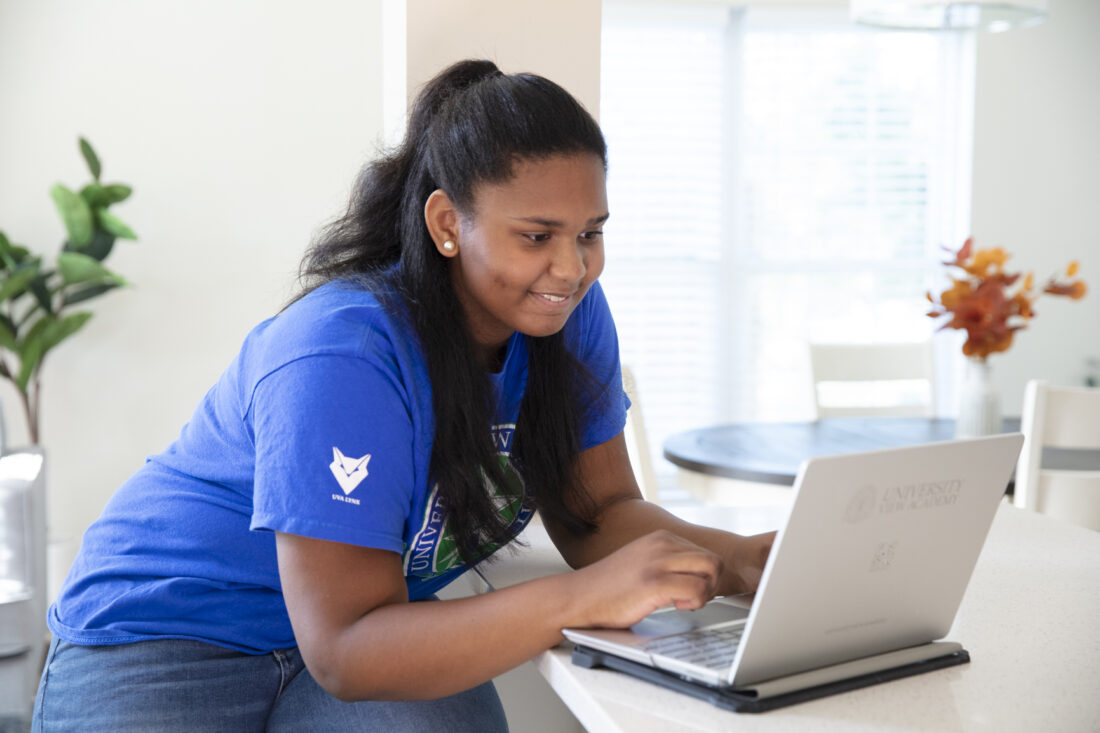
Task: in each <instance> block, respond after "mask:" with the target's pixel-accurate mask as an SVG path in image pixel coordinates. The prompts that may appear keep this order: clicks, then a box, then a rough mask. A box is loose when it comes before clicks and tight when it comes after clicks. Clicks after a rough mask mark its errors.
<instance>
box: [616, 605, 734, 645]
mask: <svg viewBox="0 0 1100 733" xmlns="http://www.w3.org/2000/svg"><path fill="white" fill-rule="evenodd" d="M748 615H749V609H747V608H742V607H740V606H737V605H733V604H732V603H731V602H729V601H726V600H724V599H721V598H718V599H715V600H713V601H711V602H710V603H708V604H707V605H705V606H703V607H702V608H700V609H699V610H698V611H680V610H677V609H675V608H668V609H661V610H659V611H654V612H653V613H651V614H649V615H648V616H646V617H645V618H644V619H642V620H641V621H639V622H638V623H636V624H634V625H633V626H631V627H630V630H631V631H633V632H634V633H635V634H641V635H642V636H668V635H669V634H681V633H683V632H685V631H691V630H692V629H701V628H703V627H704V626H714V625H715V624H721V623H726V622H729V621H738V620H742V619H745V618H748Z"/></svg>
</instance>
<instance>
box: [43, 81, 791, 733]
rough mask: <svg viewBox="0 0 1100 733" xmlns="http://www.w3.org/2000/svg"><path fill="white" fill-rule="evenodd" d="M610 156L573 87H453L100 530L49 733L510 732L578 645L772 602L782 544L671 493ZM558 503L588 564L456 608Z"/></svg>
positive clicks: (572, 558) (53, 690) (65, 610)
mask: <svg viewBox="0 0 1100 733" xmlns="http://www.w3.org/2000/svg"><path fill="white" fill-rule="evenodd" d="M606 165H607V161H606V148H605V145H604V140H603V137H602V135H601V133H600V130H599V127H598V126H597V124H596V122H595V121H594V120H593V119H592V117H591V116H590V115H589V114H588V113H587V112H585V111H584V109H583V108H582V107H581V106H580V105H579V104H578V103H577V102H576V101H575V100H574V99H573V98H572V97H571V96H570V95H569V94H568V93H566V92H565V91H564V90H563V89H561V88H560V87H559V86H557V85H555V84H553V83H552V82H550V81H548V80H546V79H544V78H541V77H538V76H534V75H529V74H516V75H505V74H502V73H501V72H500V71H499V70H498V69H497V68H496V67H495V66H494V65H493V64H491V63H489V62H485V61H468V62H462V63H459V64H456V65H455V66H452V67H451V68H449V69H447V70H445V71H444V72H442V73H441V74H440V75H439V76H438V77H436V78H435V79H434V80H432V81H431V82H430V83H429V84H428V85H427V86H426V87H425V89H424V91H423V92H422V93H421V95H420V97H419V99H418V100H417V103H416V105H415V107H414V109H413V112H412V114H411V116H410V120H409V126H408V131H407V135H406V138H405V140H404V142H403V144H402V145H401V146H400V147H399V148H398V149H397V150H396V151H394V152H392V153H391V154H389V155H386V156H384V157H382V158H381V159H380V160H378V161H376V162H374V163H373V164H371V165H370V166H369V167H368V168H367V169H366V171H365V173H364V174H363V176H362V178H361V180H360V181H359V183H358V186H357V190H356V193H355V195H354V197H353V201H352V204H351V206H350V208H349V211H348V213H347V214H346V215H345V216H344V217H343V218H342V219H340V220H339V221H337V222H336V223H335V224H334V225H333V226H332V227H330V228H329V229H328V230H327V231H326V232H325V234H324V235H323V236H322V237H321V238H320V240H319V242H318V243H317V244H316V245H315V246H314V248H313V249H312V250H311V251H310V252H309V253H308V255H307V257H306V260H305V263H304V271H305V274H306V276H307V283H308V288H307V292H305V293H304V294H303V295H302V296H301V297H300V298H299V299H298V300H296V301H295V302H294V303H292V304H291V305H290V306H288V307H287V308H286V309H285V310H284V311H283V312H282V313H280V314H279V315H277V316H276V317H274V318H272V319H270V320H268V321H265V322H264V323H262V324H260V325H259V326H258V327H257V328H256V329H255V330H253V331H252V332H251V333H250V334H249V335H248V337H247V338H246V340H245V342H244V345H243V347H242V348H241V351H240V354H239V355H238V356H237V358H236V360H235V361H234V362H233V363H232V364H231V365H230V367H229V368H228V369H227V370H226V372H225V373H224V374H223V375H222V377H221V379H220V380H219V382H218V383H217V384H216V385H215V386H214V388H213V389H212V390H211V391H210V392H209V393H208V394H207V395H206V397H205V398H204V399H203V401H202V403H201V404H200V405H199V407H198V409H197V411H196V412H195V414H194V416H193V417H192V419H191V421H190V422H189V423H188V424H187V425H186V426H185V427H184V429H183V431H182V433H181V435H180V437H179V439H178V440H177V441H176V442H175V443H173V444H172V445H171V446H170V447H169V448H168V449H167V450H166V451H165V452H164V453H162V454H160V455H158V456H155V457H153V458H151V459H150V460H149V461H148V462H147V463H146V464H145V466H144V467H143V468H142V469H141V470H140V471H138V472H137V474H135V475H134V476H133V477H132V478H131V479H130V480H129V481H128V482H127V483H126V484H124V485H123V486H122V488H121V489H120V490H119V491H118V493H117V494H116V495H115V496H114V497H113V498H112V500H111V501H110V503H109V504H108V505H107V507H106V509H105V510H104V513H103V516H102V517H100V519H99V520H97V522H96V523H95V524H93V525H92V527H91V528H90V529H89V530H88V532H87V534H86V535H85V537H84V542H83V546H82V548H81V552H80V556H79V557H78V558H77V561H76V563H75V565H74V567H73V569H72V572H71V573H70V574H69V577H68V578H67V580H66V582H65V585H64V588H63V589H62V592H61V594H60V596H59V598H58V600H57V602H56V603H55V604H54V605H53V606H52V607H51V609H50V613H49V625H50V628H51V629H52V631H53V633H54V642H53V644H52V645H51V648H50V652H49V657H48V660H47V666H46V669H45V671H44V672H43V675H42V681H41V684H40V687H39V692H38V699H37V701H36V706H35V718H34V725H35V728H36V730H43V731H68V730H81V731H89V730H111V731H119V730H142V731H152V730H168V731H184V730H187V731H190V730H203V731H216V730H225V731H234V732H237V731H250V730H256V731H262V730H271V731H276V730H287V731H291V730H326V731H327V730H355V731H361V730H363V731H365V730H386V731H394V730H406V729H408V730H433V729H436V728H444V727H445V728H447V729H448V730H452V731H454V730H471V731H492V730H502V729H505V727H506V726H505V722H504V717H503V713H502V710H501V707H500V703H499V700H498V699H497V697H496V693H495V692H494V691H493V688H492V684H491V682H490V680H492V678H493V677H495V676H496V675H498V674H501V673H502V672H505V671H506V670H508V669H510V668H512V667H514V666H516V665H518V664H520V663H522V662H524V661H526V660H528V659H530V658H531V657H533V656H534V655H535V654H537V653H538V652H540V651H542V650H544V649H547V648H548V647H550V646H553V645H554V644H556V643H558V642H559V641H561V639H562V637H561V632H560V630H561V629H562V628H563V627H565V626H628V625H630V624H632V623H634V622H636V621H638V620H639V619H641V618H642V617H643V616H645V615H646V614H647V613H649V612H650V611H653V610H654V609H656V608H659V607H661V606H665V605H669V604H674V605H676V606H677V607H680V608H696V607H698V606H700V605H702V604H703V603H704V602H706V601H707V600H708V599H709V598H710V597H712V596H713V595H715V594H726V593H734V592H740V591H747V590H751V589H753V588H755V586H756V583H757V581H758V579H759V575H760V572H761V569H762V567H763V564H764V561H765V559H766V557H767V553H768V550H769V548H770V543H771V539H772V538H771V536H770V535H764V536H758V537H752V538H745V537H739V536H736V535H731V534H728V533H725V532H721V531H718V530H712V529H705V528H701V527H697V526H693V525H690V524H686V523H684V522H681V521H678V520H677V519H675V518H674V517H672V516H671V515H669V514H668V513H666V512H665V511H663V510H662V509H660V508H659V507H657V506H654V505H651V504H647V503H646V502H644V501H643V500H642V499H641V496H640V493H639V491H638V488H637V484H636V482H635V479H634V477H633V474H632V472H631V469H630V464H629V461H628V459H627V452H626V449H625V445H624V442H623V437H622V429H623V425H624V422H625V413H626V407H627V400H626V398H625V397H624V395H623V391H622V385H621V375H620V371H619V360H618V346H617V342H616V336H615V330H614V325H613V323H612V320H611V316H610V313H609V312H608V308H607V303H606V301H605V299H604V296H603V293H602V291H601V290H600V287H599V284H598V283H597V282H596V278H597V277H598V276H599V274H600V271H601V269H602V268H603V241H602V232H601V227H602V226H603V223H604V222H605V221H606V220H607V217H608V209H607V197H606V192H605V186H604V178H605V170H606ZM536 511H537V512H539V513H540V515H541V516H542V519H543V521H544V522H545V525H546V528H547V531H548V532H549V533H550V536H551V537H552V538H553V540H554V543H555V544H556V545H557V547H558V549H559V550H560V551H561V553H562V555H563V556H564V557H565V558H566V560H567V561H568V562H569V563H570V565H572V566H573V567H575V568H578V569H577V570H575V571H573V572H570V573H566V574H563V575H557V576H552V577H547V578H542V579H539V580H534V581H531V582H528V583H523V584H520V585H516V586H512V587H509V588H505V589H502V590H498V591H495V592H492V593H488V594H485V595H481V596H477V597H471V598H464V599H461V600H448V601H436V600H433V595H432V594H433V593H434V592H435V591H437V590H439V589H440V588H442V587H443V586H445V585H446V584H447V583H449V582H450V581H452V580H454V579H455V578H456V577H458V576H459V575H460V574H461V573H463V572H464V571H465V570H466V569H467V568H469V567H471V566H473V565H474V564H476V563H477V562H480V561H482V560H484V559H485V558H486V557H488V556H489V555H490V554H491V553H492V552H494V551H495V550H496V549H498V548H500V547H502V546H504V545H506V544H507V543H508V542H509V541H510V540H511V539H512V538H513V537H515V535H516V534H517V533H518V532H519V531H520V530H521V529H522V528H523V527H524V525H525V524H526V523H527V522H528V521H529V519H530V518H531V516H532V514H533V513H534V512H536Z"/></svg>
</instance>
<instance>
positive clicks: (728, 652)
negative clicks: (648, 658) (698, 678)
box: [641, 624, 745, 671]
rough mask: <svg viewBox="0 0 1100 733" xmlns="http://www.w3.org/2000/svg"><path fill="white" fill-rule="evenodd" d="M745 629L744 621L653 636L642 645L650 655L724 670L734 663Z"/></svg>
mask: <svg viewBox="0 0 1100 733" xmlns="http://www.w3.org/2000/svg"><path fill="white" fill-rule="evenodd" d="M744 631H745V626H744V624H736V625H733V626H718V627H714V628H709V629H698V630H695V631H685V632H684V633H682V634H674V635H672V636H662V637H660V638H659V639H654V640H653V641H651V642H648V643H646V644H644V645H643V646H642V647H641V648H642V649H643V650H644V651H646V652H649V653H650V654H660V655H661V656H663V657H672V658H673V659H676V660H679V661H681V662H687V663H689V664H695V665H698V666H700V667H706V668H708V669H713V670H718V671H724V670H727V669H729V667H730V665H732V664H733V658H734V656H736V654H737V645H738V644H739V643H740V642H741V634H742V633H744Z"/></svg>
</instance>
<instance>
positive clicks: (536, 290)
mask: <svg viewBox="0 0 1100 733" xmlns="http://www.w3.org/2000/svg"><path fill="white" fill-rule="evenodd" d="M607 216H608V212H607V189H606V186H605V182H604V169H603V163H602V162H601V161H600V159H599V157H597V156H595V155H591V154H587V153H582V154H577V155H568V156H567V155H556V156H552V157H550V158H544V159H541V160H521V161H519V162H517V163H516V165H515V167H514V169H513V176H512V178H511V179H510V180H508V181H506V182H504V183H498V184H482V185H480V186H478V187H477V188H476V189H475V190H474V211H473V212H472V214H471V215H470V216H459V223H458V237H457V239H456V240H455V244H456V245H457V246H456V247H455V249H454V254H453V257H452V265H451V277H452V279H453V281H454V286H455V290H456V292H457V293H458V298H459V301H460V302H461V303H462V306H463V308H464V309H465V312H466V319H467V322H468V324H469V327H470V330H471V334H472V336H473V339H474V343H475V345H476V347H477V348H478V356H479V358H481V359H483V360H484V363H486V364H492V363H494V362H495V360H496V357H497V356H498V355H499V349H500V347H501V346H502V345H503V344H504V343H505V342H506V341H507V340H508V339H509V337H511V335H512V333H513V332H515V331H520V332H522V333H525V334H527V335H529V336H549V335H551V334H553V333H557V332H558V331H560V330H561V329H562V328H563V327H564V326H565V322H566V320H568V318H569V315H570V314H571V313H572V312H573V309H574V308H576V307H577V305H578V304H579V303H580V302H581V299H582V298H583V297H584V295H585V293H587V292H588V288H589V286H591V285H592V282H593V281H594V280H595V279H596V278H597V277H599V274H600V272H601V271H602V270H603V261H604V253H603V231H602V230H603V223H604V221H606V220H607Z"/></svg>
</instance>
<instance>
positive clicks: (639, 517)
mask: <svg viewBox="0 0 1100 733" xmlns="http://www.w3.org/2000/svg"><path fill="white" fill-rule="evenodd" d="M598 524H599V529H598V530H597V531H596V532H594V533H592V534H590V535H585V536H577V535H569V534H568V533H565V532H564V531H555V530H554V529H553V528H550V530H551V534H552V536H553V538H554V542H555V544H556V545H557V547H558V549H559V551H561V553H562V556H563V557H564V558H565V560H566V562H568V563H569V564H570V566H572V567H575V568H579V567H584V566H586V565H589V564H591V563H593V562H596V561H598V560H600V559H601V558H603V557H606V556H607V555H609V554H611V553H612V552H614V551H615V550H617V549H618V548H619V547H622V546H623V545H625V544H626V543H628V542H630V541H632V540H634V539H635V538H637V537H641V536H643V535H645V534H647V533H649V532H652V531H654V530H657V529H665V530H668V531H669V532H672V533H673V534H675V535H677V536H679V537H683V538H684V539H686V540H688V541H690V542H693V543H695V544H697V545H699V546H700V547H704V548H706V549H708V550H710V551H711V552H713V553H715V554H716V555H718V556H719V557H720V558H722V561H723V572H722V574H721V576H720V577H719V583H718V595H731V594H735V593H744V592H747V591H752V590H755V584H751V587H749V586H748V585H746V580H745V578H744V577H743V576H744V573H743V571H744V570H745V567H746V565H756V564H759V566H760V567H762V566H763V561H764V560H765V559H766V557H767V553H766V552H765V553H764V554H763V555H759V551H758V548H757V547H755V546H754V545H752V543H749V542H747V541H746V538H745V537H742V536H740V535H735V534H732V533H730V532H725V531H723V530H720V529H714V528H711V527H702V526H699V525H697V524H691V523H690V522H685V521H684V520H682V519H680V518H679V517H676V516H675V515H673V514H671V513H670V512H668V511H667V510H665V509H663V508H662V507H660V506H658V505H656V504H652V503H650V502H647V501H645V500H643V499H640V498H637V499H636V498H623V499H619V500H617V501H615V502H613V503H611V504H608V505H607V506H605V507H604V508H603V509H602V510H601V512H600V514H599V517H598ZM758 556H759V557H758ZM750 575H755V574H753V573H750ZM750 582H751V581H750Z"/></svg>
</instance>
